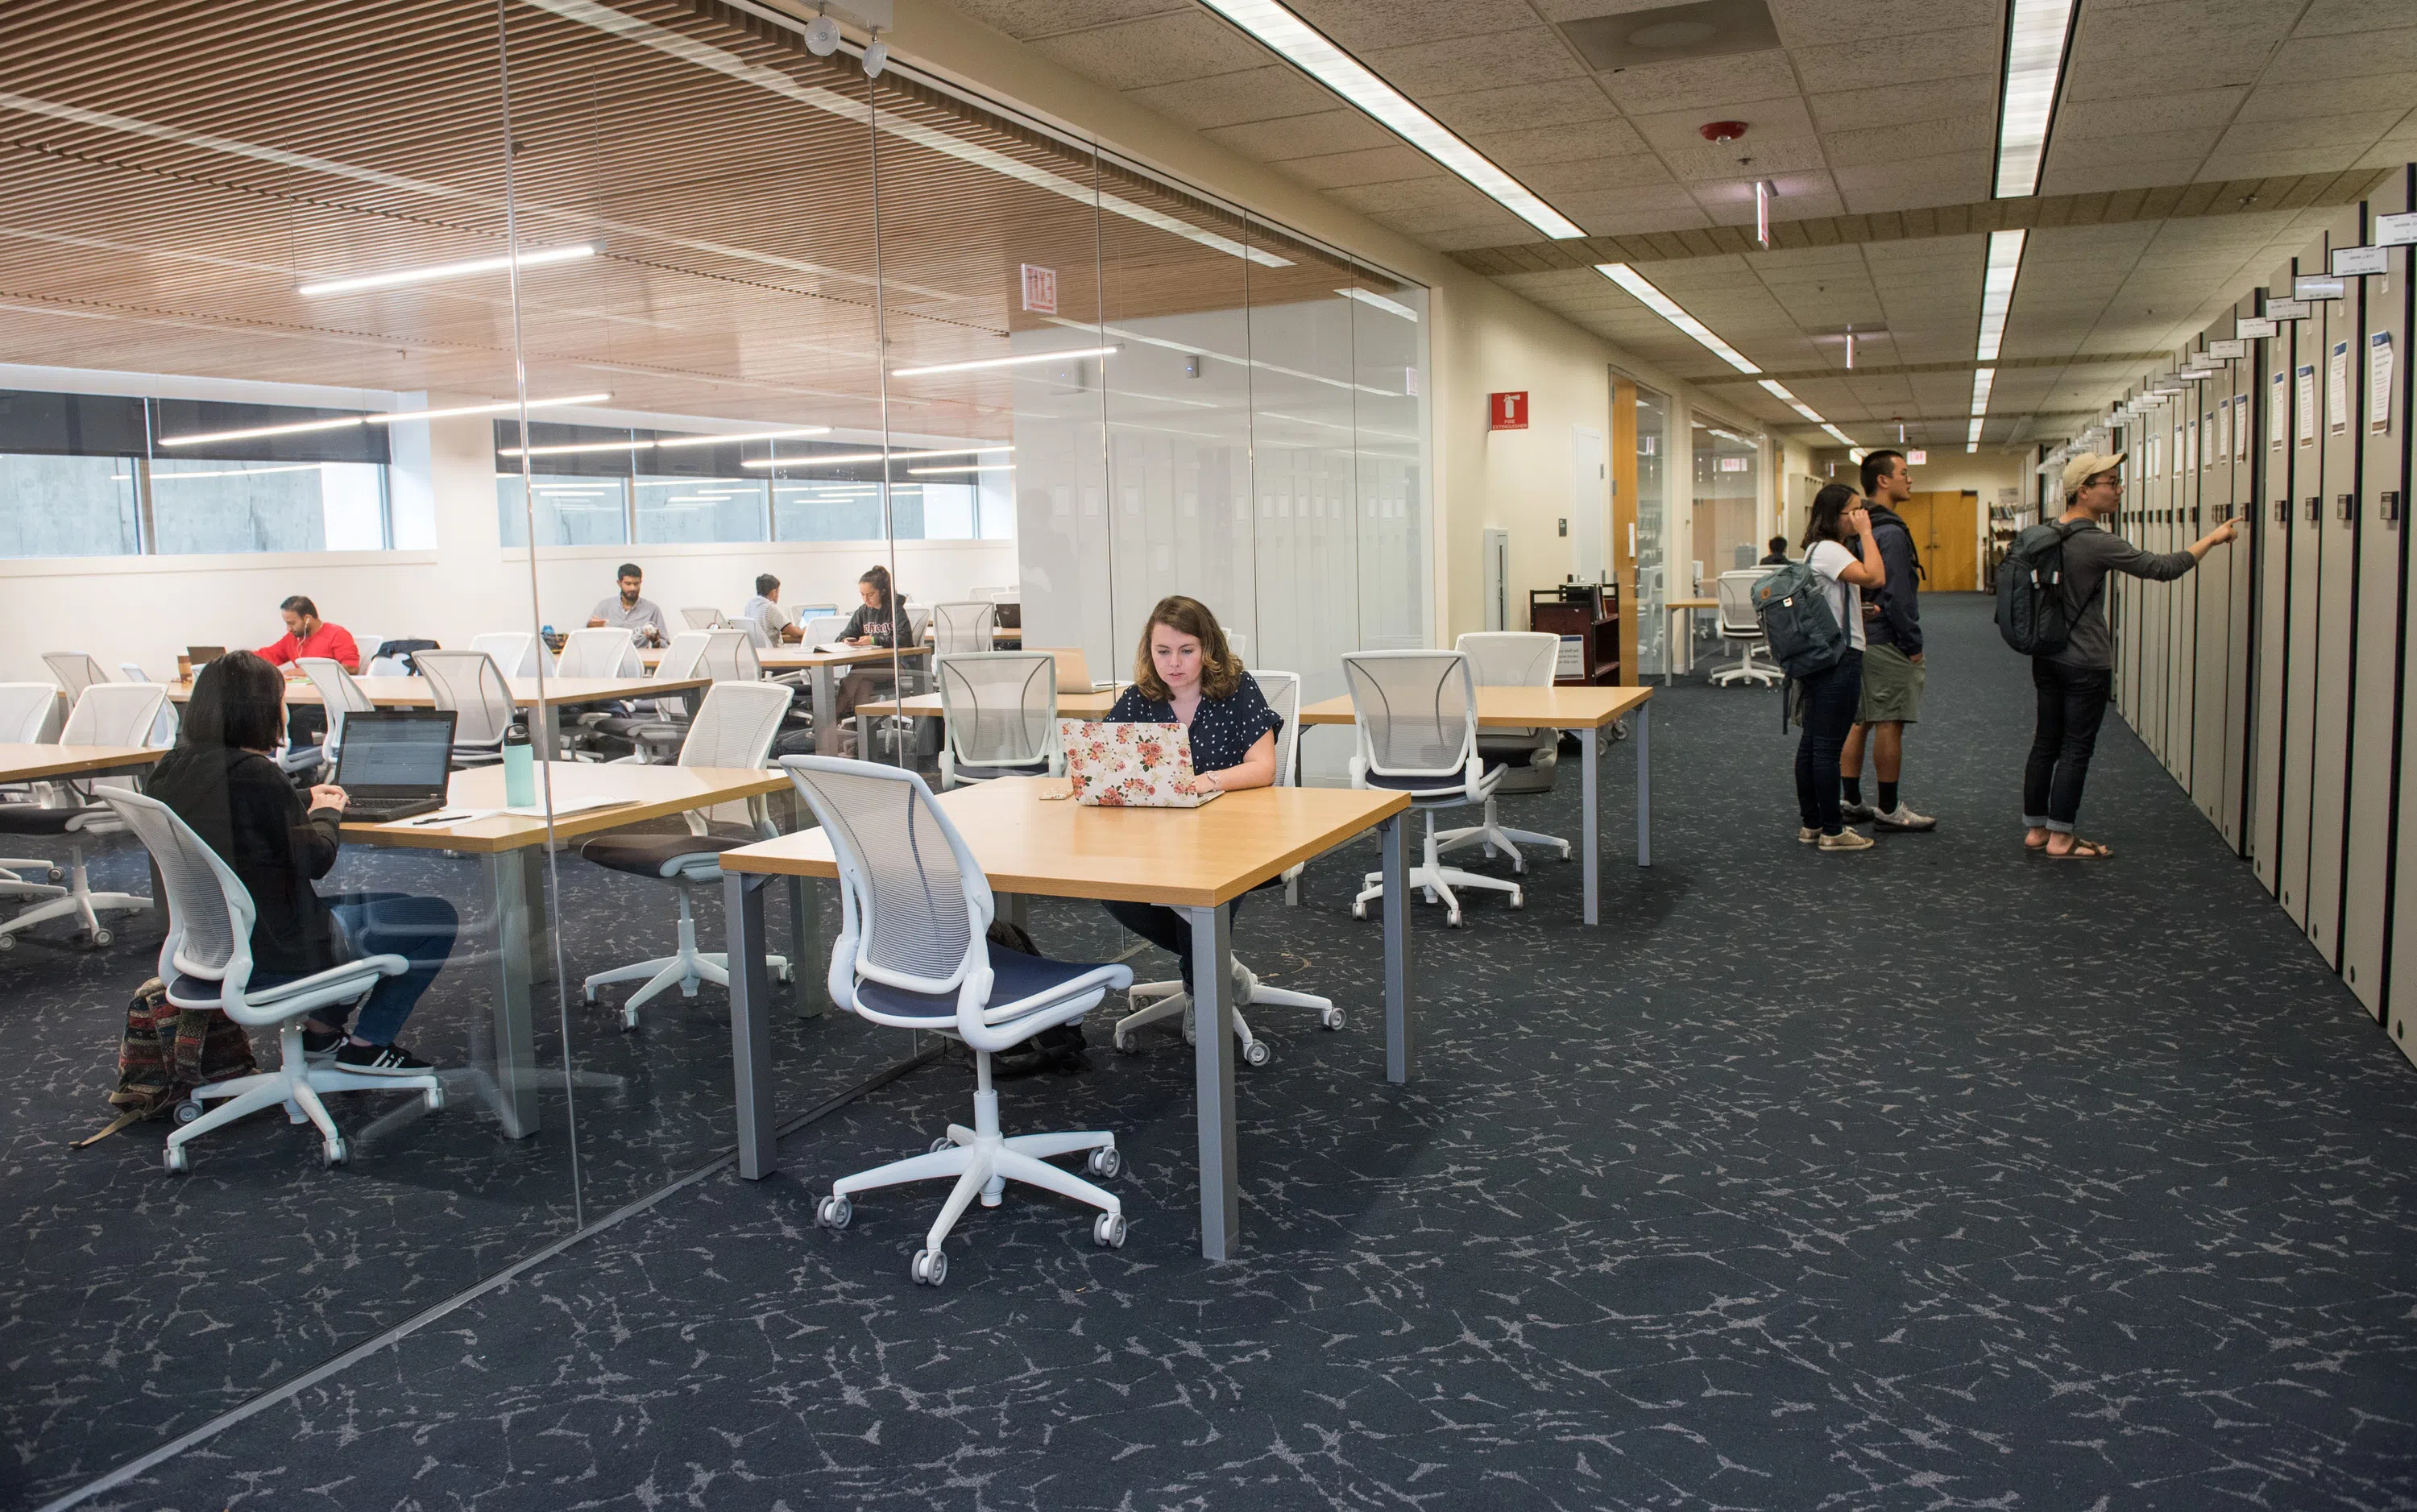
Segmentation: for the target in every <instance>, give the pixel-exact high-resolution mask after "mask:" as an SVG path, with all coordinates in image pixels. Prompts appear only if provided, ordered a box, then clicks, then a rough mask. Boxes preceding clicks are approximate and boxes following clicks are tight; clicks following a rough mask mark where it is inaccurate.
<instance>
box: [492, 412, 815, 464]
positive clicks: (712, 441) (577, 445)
mask: <svg viewBox="0 0 2417 1512" xmlns="http://www.w3.org/2000/svg"><path fill="white" fill-rule="evenodd" d="M531 407H532V408H534V407H535V406H531ZM828 434H830V427H829V426H827V425H801V426H797V427H795V428H793V429H791V430H787V431H742V432H739V433H737V434H733V435H712V436H670V437H666V438H664V439H661V440H658V441H566V442H563V443H561V444H560V445H558V446H504V447H501V448H499V449H498V450H497V451H496V453H495V455H496V456H498V457H569V456H572V455H575V454H577V453H580V452H588V451H651V450H669V449H671V448H673V447H676V446H727V445H729V444H730V443H732V442H736V441H773V440H778V439H780V438H782V437H783V436H827V435H828Z"/></svg>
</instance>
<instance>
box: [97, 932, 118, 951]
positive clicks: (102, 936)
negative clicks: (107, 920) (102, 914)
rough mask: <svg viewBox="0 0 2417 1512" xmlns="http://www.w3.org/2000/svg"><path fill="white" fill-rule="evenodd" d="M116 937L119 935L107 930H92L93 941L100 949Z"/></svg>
mask: <svg viewBox="0 0 2417 1512" xmlns="http://www.w3.org/2000/svg"><path fill="white" fill-rule="evenodd" d="M116 938H117V936H116V935H115V934H114V933H112V932H111V931H109V930H93V931H92V943H93V947H94V948H95V949H99V947H100V946H102V945H108V944H109V943H110V942H112V941H113V940H115V939H116Z"/></svg>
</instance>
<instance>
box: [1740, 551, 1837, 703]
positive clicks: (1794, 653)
mask: <svg viewBox="0 0 2417 1512" xmlns="http://www.w3.org/2000/svg"><path fill="white" fill-rule="evenodd" d="M1754 617H1755V618H1756V620H1758V621H1760V622H1761V625H1762V638H1763V639H1764V640H1766V641H1768V642H1770V643H1771V659H1772V660H1774V661H1776V662H1778V663H1779V665H1780V668H1781V670H1783V671H1785V672H1786V673H1787V675H1788V676H1789V677H1790V678H1792V679H1794V680H1796V681H1798V682H1801V681H1802V680H1804V679H1805V678H1807V677H1810V676H1812V675H1813V674H1814V673H1824V672H1828V671H1829V670H1830V669H1831V668H1832V667H1834V666H1836V665H1837V664H1838V662H1839V660H1840V659H1841V658H1844V657H1845V656H1846V654H1847V647H1848V646H1849V645H1850V644H1851V642H1850V641H1849V640H1848V639H1847V629H1846V627H1845V626H1843V625H1840V624H1839V623H1838V616H1837V615H1835V614H1833V613H1832V612H1830V591H1829V588H1828V587H1827V586H1826V585H1825V584H1824V582H1823V581H1822V578H1821V575H1820V574H1819V573H1817V572H1816V571H1814V570H1813V568H1812V567H1810V566H1808V565H1807V564H1805V563H1802V562H1790V563H1788V564H1787V565H1786V567H1772V568H1771V570H1770V571H1769V572H1768V573H1765V574H1764V575H1763V576H1762V577H1760V578H1758V579H1756V581H1755V584H1754Z"/></svg>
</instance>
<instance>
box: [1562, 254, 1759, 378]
mask: <svg viewBox="0 0 2417 1512" xmlns="http://www.w3.org/2000/svg"><path fill="white" fill-rule="evenodd" d="M1594 270H1595V271H1596V272H1597V273H1600V274H1602V275H1603V276H1604V278H1606V279H1609V280H1611V281H1612V282H1614V283H1617V284H1619V286H1620V287H1621V288H1623V289H1625V290H1627V291H1628V292H1629V293H1630V294H1631V295H1634V296H1635V297H1636V299H1637V300H1638V301H1639V302H1640V303H1642V304H1643V305H1644V306H1645V308H1646V309H1648V310H1651V311H1653V313H1655V314H1657V315H1659V316H1661V317H1662V318H1663V319H1664V320H1666V321H1668V322H1669V323H1670V324H1671V325H1676V326H1677V327H1679V329H1680V330H1682V331H1684V332H1686V333H1687V334H1688V335H1689V336H1691V337H1694V338H1695V340H1696V341H1697V342H1698V343H1699V344H1700V345H1702V346H1703V347H1704V349H1705V350H1706V351H1709V352H1710V353H1711V354H1712V355H1714V356H1716V357H1718V358H1720V359H1721V360H1722V361H1723V362H1725V363H1727V364H1728V365H1729V366H1730V367H1732V368H1735V369H1736V370H1738V371H1740V372H1743V373H1759V372H1761V371H1762V370H1761V369H1760V368H1757V367H1756V366H1755V365H1754V364H1753V363H1751V362H1748V361H1747V360H1746V359H1745V357H1744V356H1743V355H1741V353H1740V352H1739V351H1738V349H1737V348H1735V347H1733V346H1731V345H1729V344H1728V343H1727V342H1726V341H1724V340H1721V339H1720V338H1719V337H1717V336H1714V335H1713V334H1712V330H1711V327H1710V326H1709V325H1705V324H1704V323H1703V322H1702V321H1699V320H1697V319H1696V318H1695V316H1693V315H1690V314H1688V313H1687V312H1686V311H1685V310H1681V309H1680V308H1679V302H1678V301H1677V300H1675V299H1673V298H1671V297H1670V296H1669V295H1666V294H1664V293H1663V292H1662V291H1661V290H1659V289H1657V288H1655V287H1653V285H1652V283H1651V282H1650V281H1649V280H1647V279H1646V278H1645V276H1644V275H1643V274H1641V273H1638V272H1637V271H1636V270H1635V269H1634V268H1633V267H1630V266H1629V265H1627V264H1625V263H1597V264H1596V265H1594Z"/></svg>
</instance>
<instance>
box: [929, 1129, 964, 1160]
mask: <svg viewBox="0 0 2417 1512" xmlns="http://www.w3.org/2000/svg"><path fill="white" fill-rule="evenodd" d="M956 1147H957V1142H956V1141H954V1140H952V1139H950V1138H949V1137H948V1136H947V1135H946V1134H943V1135H941V1136H940V1137H939V1138H938V1139H936V1140H934V1141H933V1142H932V1143H931V1147H930V1149H929V1150H927V1151H926V1152H925V1153H926V1154H929V1155H939V1154H942V1153H944V1152H946V1151H949V1150H953V1149H955V1148H956Z"/></svg>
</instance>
